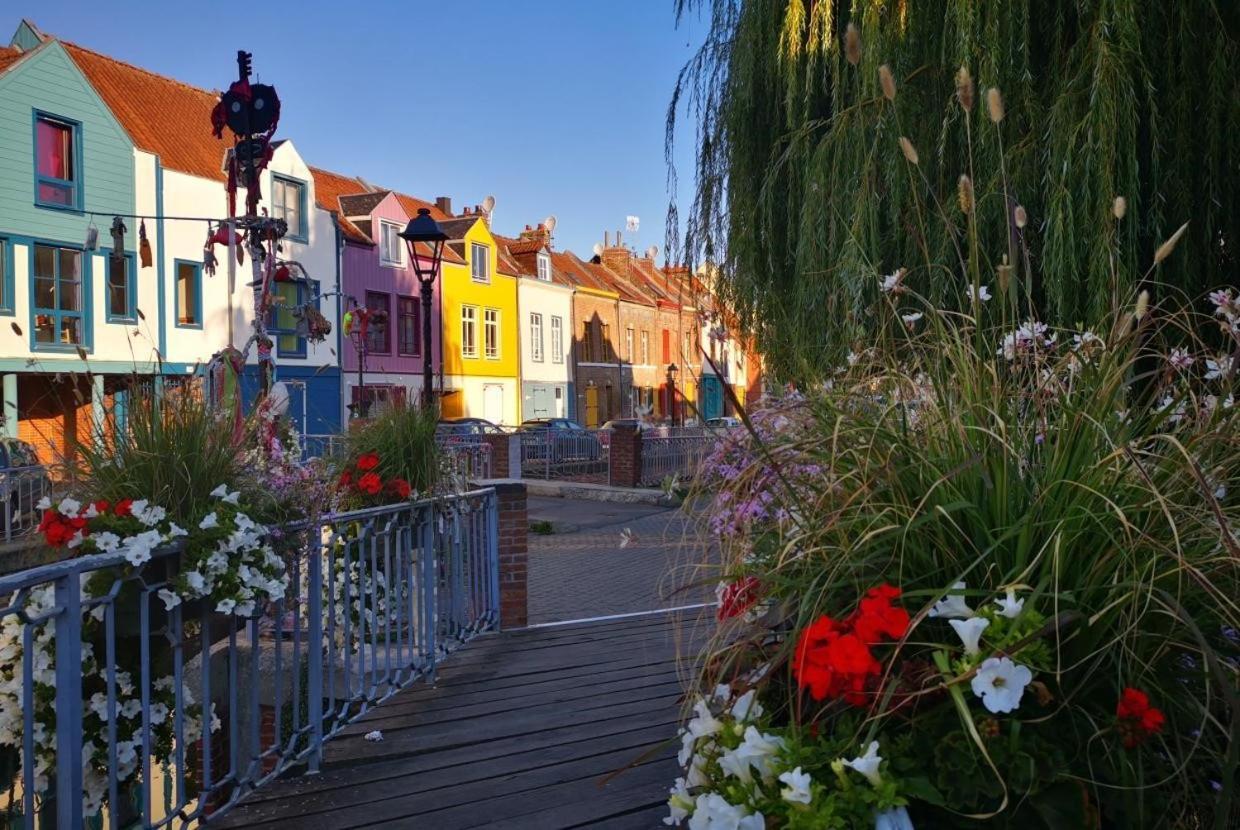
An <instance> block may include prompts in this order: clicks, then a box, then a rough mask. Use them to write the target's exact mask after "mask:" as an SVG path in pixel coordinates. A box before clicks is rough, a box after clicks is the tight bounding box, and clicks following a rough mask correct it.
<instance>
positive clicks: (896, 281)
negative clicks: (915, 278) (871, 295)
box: [878, 271, 904, 294]
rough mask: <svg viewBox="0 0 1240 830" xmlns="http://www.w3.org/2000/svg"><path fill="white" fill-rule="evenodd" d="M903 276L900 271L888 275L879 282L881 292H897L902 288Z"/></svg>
mask: <svg viewBox="0 0 1240 830" xmlns="http://www.w3.org/2000/svg"><path fill="white" fill-rule="evenodd" d="M903 276H904V274H903V273H902V272H900V271H896V272H895V273H894V274H888V275H887V276H885V277H883V278H882V280H881V281H880V282H879V286H878V288H879V290H880V291H882V292H883V293H884V294H890V293H891V292H892V291H895V290H896V289H897V288H899V287H900V280H901V278H903Z"/></svg>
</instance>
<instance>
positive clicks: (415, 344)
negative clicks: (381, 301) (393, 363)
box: [396, 297, 422, 357]
mask: <svg viewBox="0 0 1240 830" xmlns="http://www.w3.org/2000/svg"><path fill="white" fill-rule="evenodd" d="M420 316H421V315H420V314H419V309H418V301H417V298H415V297H397V298H396V348H397V350H398V351H399V352H400V353H401V354H403V355H409V356H412V357H418V356H420V355H421V354H422V327H421V325H419V324H420V323H421V320H420V319H419V318H420Z"/></svg>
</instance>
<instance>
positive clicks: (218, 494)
mask: <svg viewBox="0 0 1240 830" xmlns="http://www.w3.org/2000/svg"><path fill="white" fill-rule="evenodd" d="M210 495H211V497H212V498H216V499H222V498H224V496H227V495H228V485H227V484H221V485H220V486H219V487H216V488H215V489H214V490H212V491H211V493H210Z"/></svg>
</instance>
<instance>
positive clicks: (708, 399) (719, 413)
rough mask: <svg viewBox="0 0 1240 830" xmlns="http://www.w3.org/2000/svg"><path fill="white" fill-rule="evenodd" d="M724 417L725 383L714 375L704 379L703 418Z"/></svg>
mask: <svg viewBox="0 0 1240 830" xmlns="http://www.w3.org/2000/svg"><path fill="white" fill-rule="evenodd" d="M722 417H723V382H722V381H720V380H719V378H717V377H715V376H714V375H707V376H705V377H703V378H702V418H703V419H705V420H710V419H711V418H722Z"/></svg>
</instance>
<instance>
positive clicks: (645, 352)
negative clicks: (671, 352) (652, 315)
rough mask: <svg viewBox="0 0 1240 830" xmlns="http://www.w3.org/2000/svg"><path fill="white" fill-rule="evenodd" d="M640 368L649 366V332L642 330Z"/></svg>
mask: <svg viewBox="0 0 1240 830" xmlns="http://www.w3.org/2000/svg"><path fill="white" fill-rule="evenodd" d="M641 365H642V366H649V365H650V332H648V331H647V330H646V329H642V362H641Z"/></svg>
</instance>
